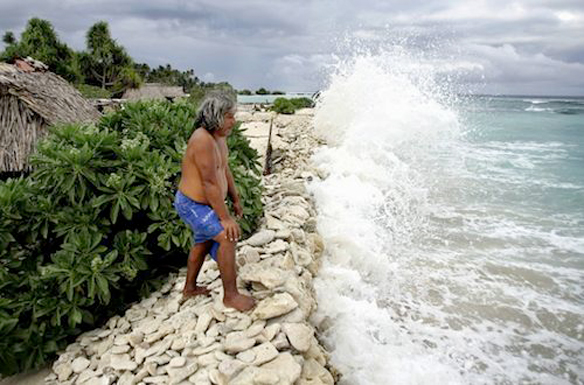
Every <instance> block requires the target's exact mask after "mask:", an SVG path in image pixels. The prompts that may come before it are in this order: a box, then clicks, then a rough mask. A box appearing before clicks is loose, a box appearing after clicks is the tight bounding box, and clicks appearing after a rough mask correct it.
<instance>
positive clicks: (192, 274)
mask: <svg viewBox="0 0 584 385" xmlns="http://www.w3.org/2000/svg"><path fill="white" fill-rule="evenodd" d="M212 244H213V242H212V241H207V242H203V243H197V244H196V245H195V246H193V247H192V248H191V252H190V253H189V260H188V262H187V281H186V282H185V287H184V289H183V297H185V298H188V297H192V296H195V295H199V294H209V290H208V289H207V288H206V287H204V286H197V276H198V275H199V271H201V266H203V262H204V261H205V256H206V255H207V254H208V253H209V250H210V249H211V246H212Z"/></svg>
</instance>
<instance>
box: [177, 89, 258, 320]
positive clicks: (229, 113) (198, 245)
mask: <svg viewBox="0 0 584 385" xmlns="http://www.w3.org/2000/svg"><path fill="white" fill-rule="evenodd" d="M235 110H236V105H235V101H234V100H233V99H232V98H231V97H230V96H229V95H227V94H225V93H220V92H214V93H211V94H210V95H208V96H206V97H205V100H203V102H202V103H201V106H200V107H199V111H198V112H197V118H196V120H195V128H196V129H195V131H194V132H193V134H192V135H191V137H190V139H189V142H188V145H187V150H186V153H185V155H184V157H183V160H182V176H181V181H180V184H179V187H178V191H177V193H176V199H175V202H174V206H175V208H176V210H177V212H178V214H179V216H180V217H181V218H182V220H183V221H185V222H186V223H187V224H188V225H189V226H190V227H191V228H192V229H193V232H194V237H195V245H194V246H193V248H192V249H191V251H190V254H189V260H188V263H187V280H186V283H185V287H184V289H183V296H184V297H185V298H188V297H191V296H194V295H199V294H208V293H209V290H208V289H207V288H205V287H203V286H197V285H196V281H197V275H198V274H199V271H200V270H201V266H202V265H203V261H204V259H205V256H206V255H207V254H211V257H212V258H213V259H214V260H215V261H217V262H218V263H219V272H220V273H221V280H222V281H223V291H224V295H223V303H224V304H225V306H228V307H232V308H235V309H237V310H239V311H246V310H249V309H251V308H252V307H253V306H254V305H255V301H254V299H253V298H251V297H249V296H246V295H243V294H240V293H239V291H238V290H237V285H236V281H235V279H236V272H235V243H236V242H237V240H238V239H239V237H240V235H241V230H240V228H239V225H238V224H237V222H235V220H234V219H233V217H232V216H231V215H230V214H229V211H228V209H227V205H226V204H225V198H226V196H227V194H229V197H230V198H231V201H232V202H233V209H234V212H235V213H234V214H235V215H236V216H238V217H241V215H242V214H243V211H242V208H241V204H240V201H239V196H238V195H237V190H236V188H235V183H234V181H233V175H232V174H231V170H230V169H229V164H228V161H227V159H228V158H227V152H228V150H227V142H226V139H227V137H228V136H229V134H230V133H231V130H232V128H233V126H234V125H235V116H234V115H235Z"/></svg>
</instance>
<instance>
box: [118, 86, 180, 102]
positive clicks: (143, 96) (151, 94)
mask: <svg viewBox="0 0 584 385" xmlns="http://www.w3.org/2000/svg"><path fill="white" fill-rule="evenodd" d="M183 96H186V94H185V93H184V92H183V89H182V87H176V86H167V85H164V84H159V83H146V84H144V85H143V86H142V87H140V88H137V89H136V88H134V89H129V90H127V91H126V92H125V93H124V96H122V99H128V100H158V99H174V98H180V97H183Z"/></svg>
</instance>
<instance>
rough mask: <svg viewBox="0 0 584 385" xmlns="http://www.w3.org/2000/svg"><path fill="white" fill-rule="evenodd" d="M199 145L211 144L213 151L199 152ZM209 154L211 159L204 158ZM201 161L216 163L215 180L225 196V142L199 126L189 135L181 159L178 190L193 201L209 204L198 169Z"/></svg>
mask: <svg viewBox="0 0 584 385" xmlns="http://www.w3.org/2000/svg"><path fill="white" fill-rule="evenodd" d="M201 146H212V147H213V149H214V151H212V152H201V151H197V148H198V147H199V148H200V147H201ZM209 153H210V154H211V155H209V156H213V159H205V158H203V157H205V156H207V155H206V154H209ZM202 162H205V163H212V164H214V165H216V180H217V184H218V185H219V187H220V189H221V194H222V196H223V197H226V196H227V179H226V176H225V167H226V164H227V144H226V143H225V139H223V138H217V139H216V138H214V137H213V135H211V134H210V133H209V132H208V131H207V130H205V129H204V128H199V129H197V130H195V131H194V132H193V134H192V135H191V137H190V139H189V142H188V145H187V150H186V152H185V155H184V157H183V159H182V165H181V169H182V175H181V181H180V184H179V190H180V191H182V193H183V194H185V195H186V196H188V197H189V198H191V199H193V200H194V201H197V202H200V203H205V204H209V200H208V199H207V196H206V195H205V189H204V186H203V178H202V176H201V172H200V171H199V168H200V164H201V163H202Z"/></svg>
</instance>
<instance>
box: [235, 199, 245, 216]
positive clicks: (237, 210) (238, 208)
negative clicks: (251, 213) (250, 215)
mask: <svg viewBox="0 0 584 385" xmlns="http://www.w3.org/2000/svg"><path fill="white" fill-rule="evenodd" d="M233 213H234V214H235V217H236V218H237V219H241V217H243V209H242V208H241V203H240V202H239V201H235V202H233Z"/></svg>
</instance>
